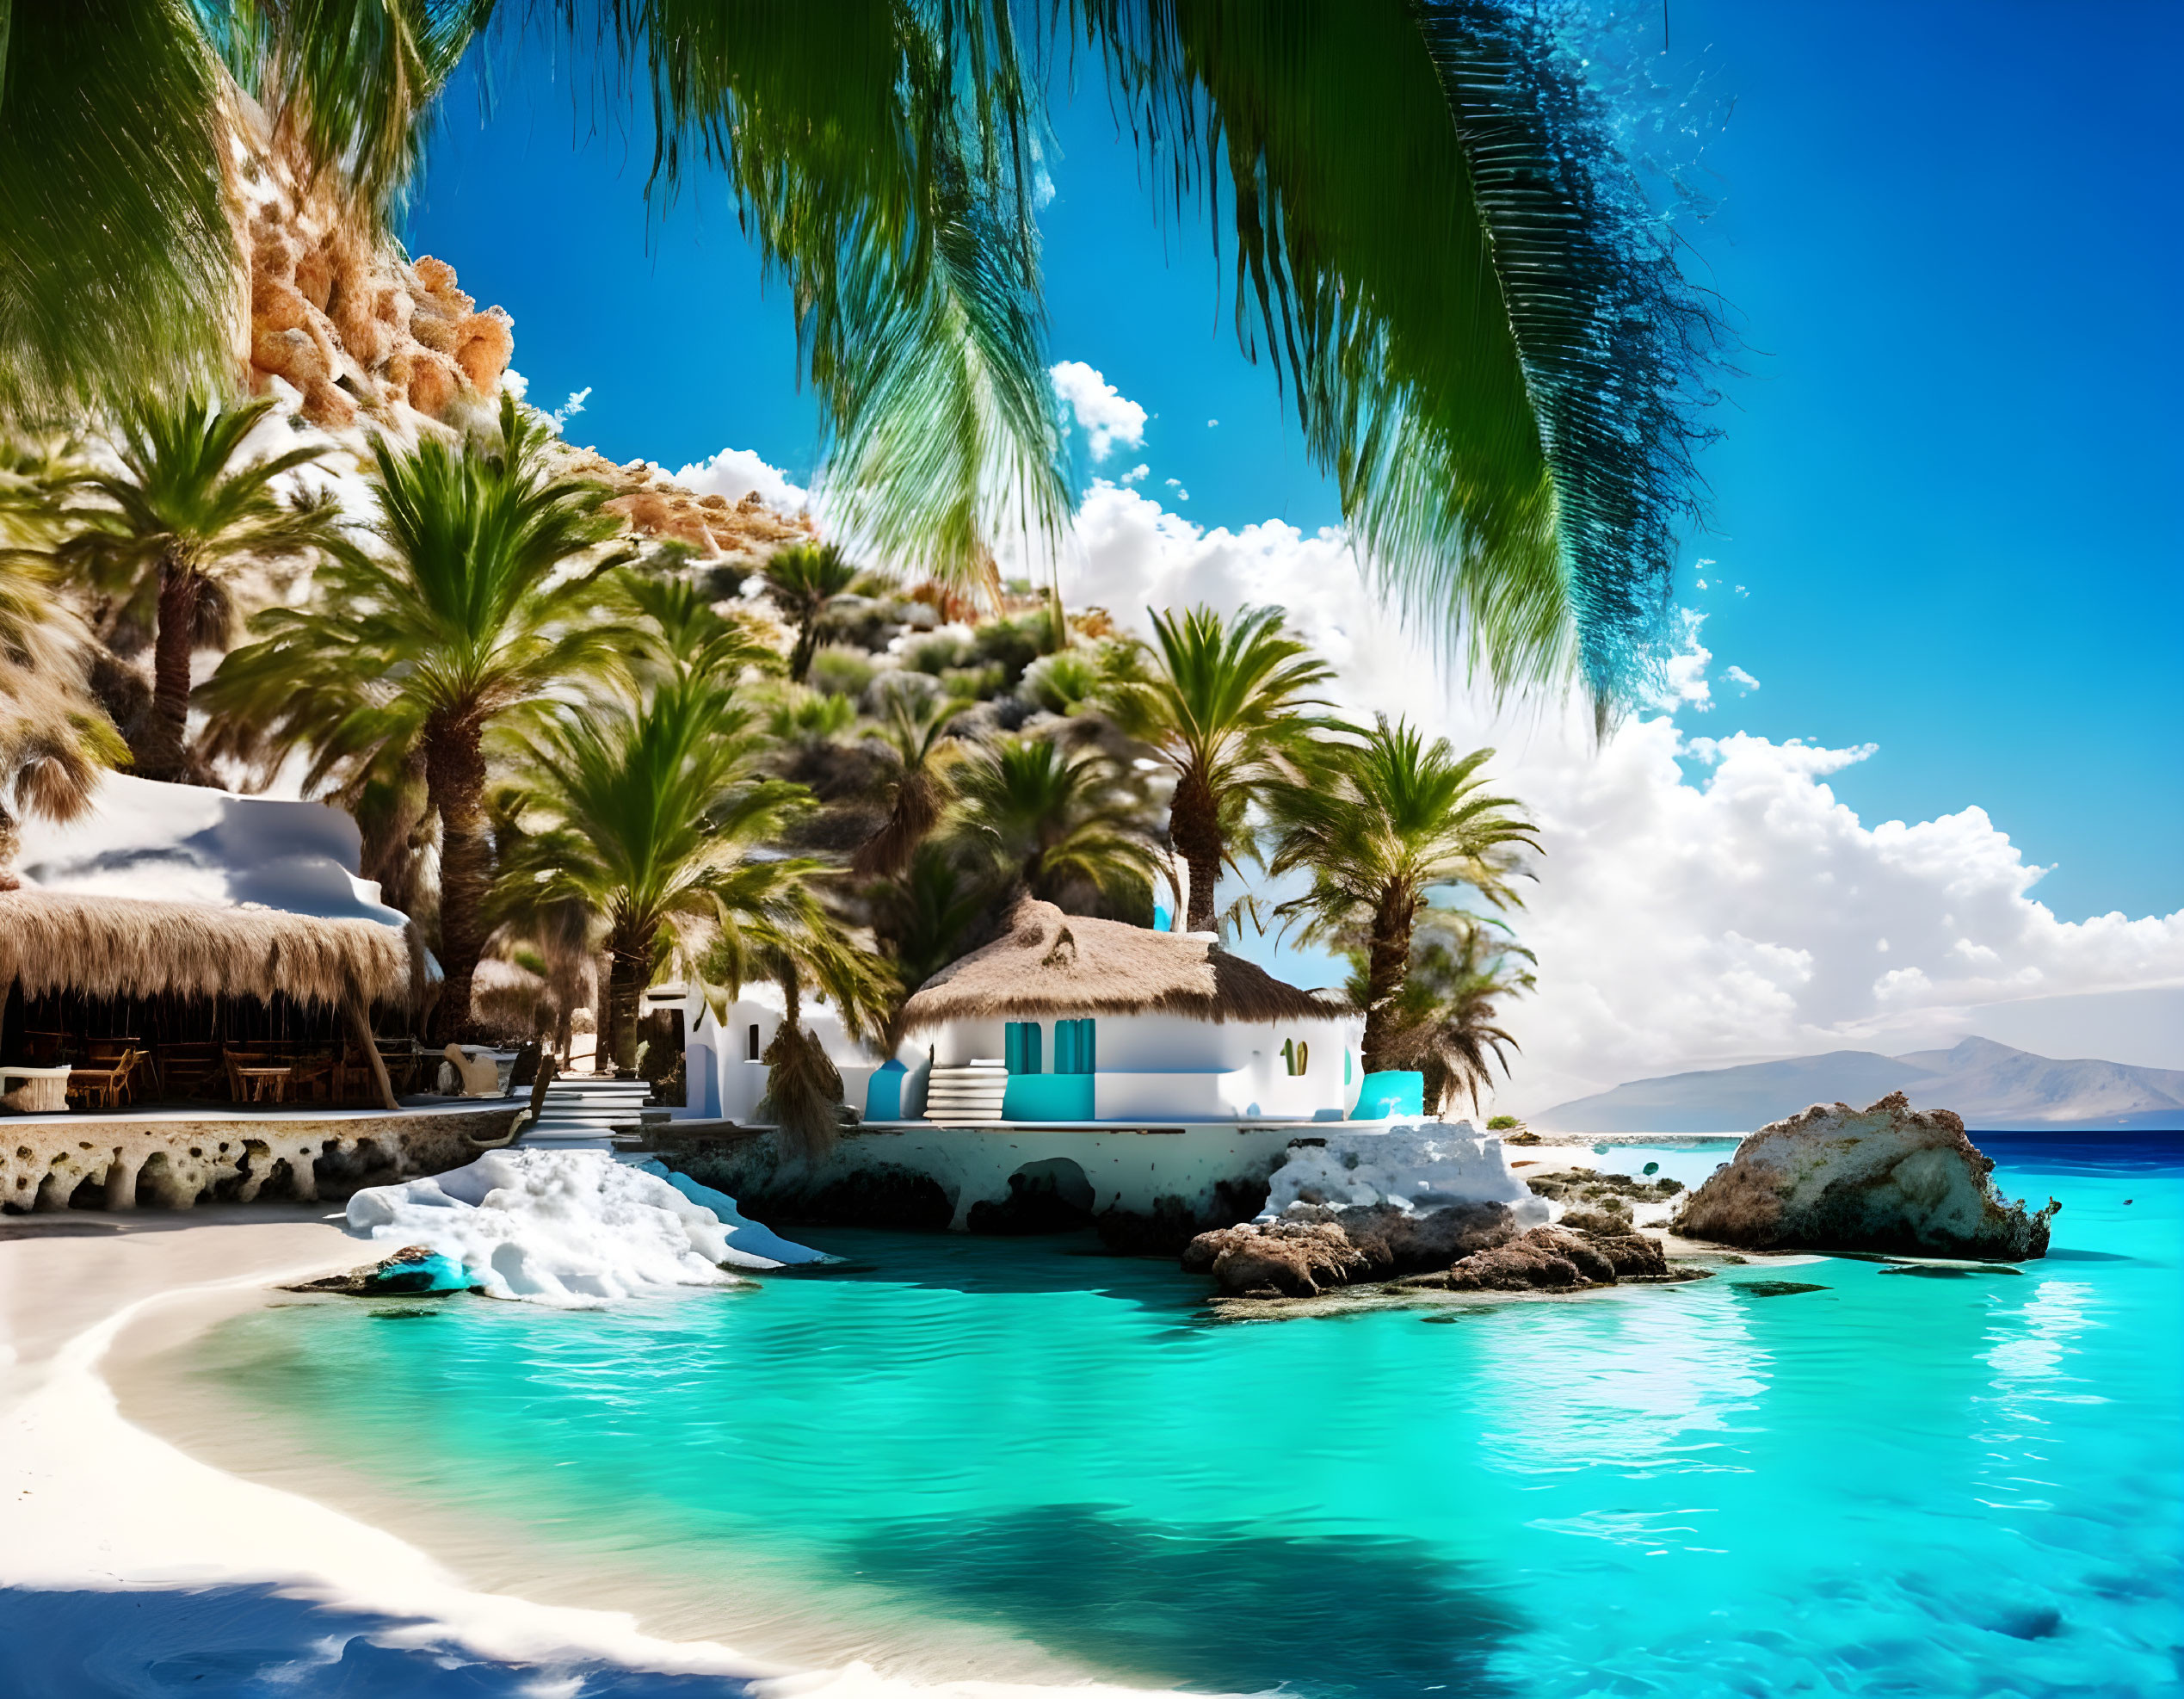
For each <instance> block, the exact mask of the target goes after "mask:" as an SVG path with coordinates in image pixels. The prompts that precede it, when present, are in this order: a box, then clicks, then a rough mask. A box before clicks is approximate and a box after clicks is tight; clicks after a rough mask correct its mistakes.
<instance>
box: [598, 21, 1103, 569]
mask: <svg viewBox="0 0 2184 1699" xmlns="http://www.w3.org/2000/svg"><path fill="white" fill-rule="evenodd" d="M561 9H562V11H563V12H564V15H565V16H567V17H569V18H570V20H571V22H572V23H574V22H578V21H579V20H580V19H581V18H583V16H585V15H587V14H592V15H596V17H597V18H598V19H600V20H601V21H602V22H601V24H600V26H599V27H600V28H602V32H603V33H604V34H606V36H607V37H608V39H609V40H611V41H612V43H613V44H614V46H615V47H616V49H617V50H618V55H619V59H620V63H621V64H622V65H625V66H628V67H634V66H636V65H639V64H641V65H643V67H644V78H643V82H644V86H645V88H646V90H647V91H648V92H649V94H650V96H651V103H652V111H653V124H654V133H655V135H656V136H657V154H656V156H655V160H654V180H655V182H657V183H659V184H660V185H662V186H663V188H670V189H671V188H673V187H674V186H675V184H676V182H678V181H679V180H680V179H681V178H682V176H684V175H685V174H686V173H687V172H688V170H691V169H692V168H693V167H694V165H696V164H710V165H717V166H719V167H721V168H723V169H724V170H725V172H726V174H727V176H728V178H729V180H730V182H731V184H732V185H733V186H734V188H735V189H736V191H737V194H738V195H739V196H740V198H741V202H742V206H743V214H744V218H745V221H746V226H747V227H748V228H749V229H750V231H751V232H752V234H753V235H754V236H755V237H756V239H757V242H758V244H759V248H760V251H761V252H762V255H763V256H764V257H765V260H766V263H767V264H768V268H769V269H770V270H771V271H772V272H773V273H774V275H778V276H780V277H781V278H782V279H784V280H785V281H787V283H788V285H789V287H790V289H791V291H792V292H793V296H794V299H795V303H796V308H797V314H798V328H799V335H800V338H801V343H802V347H803V350H804V354H805V359H806V361H807V363H808V365H809V368H810V371H811V380H812V382H813V384H814V386H816V387H817V392H818V394H819V397H820V400H821V403H822V405H823V407H824V410H825V413H826V416H827V422H828V423H830V425H831V426H832V428H833V432H834V436H835V440H836V450H835V453H834V455H833V457H832V461H831V465H830V487H831V488H832V489H833V490H834V491H836V495H837V497H838V498H839V500H840V502H841V504H842V508H841V515H840V516H841V518H842V522H844V523H845V524H846V525H847V526H848V528H849V529H850V530H851V531H852V532H854V534H857V535H858V536H859V537H860V538H861V540H863V541H865V542H867V544H869V545H870V546H871V547H873V548H874V549H875V550H877V551H879V553H882V554H883V555H885V557H887V558H888V559H890V560H891V563H892V564H893V565H897V566H898V567H900V568H904V569H907V570H912V571H922V572H926V573H929V574H930V575H932V576H933V577H935V578H940V579H941V580H942V581H943V582H944V583H946V584H950V585H953V586H955V587H959V588H968V587H974V586H976V587H984V588H987V589H995V588H997V585H998V578H997V574H996V569H995V565H994V555H993V551H994V546H995V544H996V541H997V540H999V539H1000V538H1001V537H1002V536H1003V535H1004V534H1007V533H1009V532H1011V531H1025V530H1029V531H1033V532H1042V533H1044V534H1046V537H1047V539H1048V540H1049V541H1058V539H1059V536H1060V534H1061V532H1062V530H1063V528H1064V526H1065V525H1066V523H1067V520H1068V514H1069V505H1070V504H1069V498H1068V493H1067V491H1066V490H1065V488H1064V485H1063V481H1062V477H1061V473H1060V469H1059V464H1058V462H1059V458H1060V437H1059V432H1058V428H1057V423H1056V419H1055V413H1054V405H1053V396H1052V385H1051V384H1050V382H1049V381H1048V379H1047V376H1046V359H1045V355H1044V347H1043V343H1044V337H1043V327H1042V320H1041V315H1040V303H1039V293H1038V241H1037V230H1036V226H1035V225H1034V223H1033V217H1032V198H1031V196H1032V164H1031V160H1032V136H1033V128H1034V127H1035V123H1036V118H1035V111H1036V108H1035V102H1036V99H1037V95H1036V91H1035V90H1034V88H1033V83H1032V81H1031V78H1030V77H1029V76H1028V75H1027V67H1026V66H1025V65H1023V64H1022V62H1021V56H1020V52H1019V46H1018V40H1017V31H1016V25H1015V19H1014V17H1013V15H1012V12H1011V8H1010V5H1009V0H902V3H897V0H856V3H845V4H838V5H829V6H794V5H780V4H778V3H775V0H605V3H604V4H602V5H601V6H599V7H597V8H595V9H594V8H585V7H580V6H578V5H577V4H575V3H574V0H561ZM625 74H626V75H630V76H632V77H633V76H634V73H633V71H632V72H626V73H625Z"/></svg>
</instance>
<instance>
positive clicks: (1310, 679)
mask: <svg viewBox="0 0 2184 1699" xmlns="http://www.w3.org/2000/svg"><path fill="white" fill-rule="evenodd" d="M1152 623H1153V633H1154V637H1155V639H1156V640H1157V652H1156V654H1155V656H1154V670H1153V671H1152V674H1151V677H1144V676H1142V675H1141V676H1138V677H1125V678H1123V679H1121V680H1120V681H1118V682H1117V683H1115V684H1114V686H1113V687H1111V689H1110V691H1109V695H1108V700H1109V701H1110V703H1111V707H1112V712H1113V713H1114V718H1115V720H1116V723H1117V724H1118V725H1120V726H1121V728H1122V729H1123V730H1124V731H1125V732H1129V733H1130V734H1131V735H1132V736H1133V737H1136V738H1142V739H1143V740H1144V742H1146V743H1149V744H1151V745H1152V746H1153V747H1154V748H1155V749H1156V750H1157V751H1159V753H1160V757H1161V759H1162V760H1163V761H1164V762H1166V763H1168V765H1169V767H1170V768H1171V769H1174V772H1175V799H1174V800H1173V801H1172V802H1171V803H1170V804H1169V816H1168V840H1169V843H1171V844H1172V845H1173V846H1174V847H1175V852H1176V854H1178V855H1179V856H1181V857H1182V858H1183V862H1184V865H1185V866H1186V867H1188V868H1189V869H1190V905H1189V909H1188V914H1187V917H1186V919H1185V923H1184V924H1185V925H1186V926H1187V927H1188V930H1191V931H1194V932H1211V931H1212V930H1214V927H1215V924H1216V918H1215V917H1216V913H1217V911H1216V908H1215V905H1214V901H1213V887H1214V882H1215V881H1216V880H1218V879H1219V878H1220V876H1221V868H1223V866H1224V865H1228V864H1232V862H1233V860H1234V856H1233V851H1232V850H1231V845H1232V844H1233V843H1235V842H1236V839H1237V836H1238V835H1239V833H1240V832H1241V831H1242V830H1243V826H1244V820H1245V815H1246V812H1247V811H1248V810H1249V807H1250V806H1251V805H1252V804H1253V803H1254V802H1256V801H1257V800H1259V799H1260V797H1261V795H1262V793H1263V792H1264V791H1265V789H1266V788H1267V787H1268V785H1270V784H1274V783H1276V782H1280V781H1281V780H1284V779H1288V778H1293V777H1294V776H1295V775H1296V767H1295V757H1297V756H1298V755H1299V753H1300V752H1301V751H1302V750H1303V748H1304V743H1305V738H1306V736H1307V735H1308V734H1309V733H1310V732H1311V731H1312V730H1313V729H1314V728H1315V727H1316V726H1319V725H1320V724H1322V723H1323V722H1321V721H1317V720H1309V719H1306V718H1305V716H1304V714H1303V713H1302V712H1301V711H1302V710H1304V709H1305V708H1311V707H1323V706H1325V704H1324V703H1323V701H1321V699H1320V698H1319V697H1317V696H1316V695H1312V694H1311V693H1312V692H1313V691H1315V690H1317V689H1319V688H1320V687H1321V686H1322V685H1323V684H1325V683H1327V682H1328V681H1329V680H1330V679H1331V678H1332V677H1334V676H1335V675H1334V670H1333V669H1332V668H1330V667H1329V666H1327V665H1325V664H1323V663H1322V662H1320V661H1318V660H1316V659H1314V658H1312V657H1311V649H1310V647H1309V646H1307V645H1305V643H1303V642H1301V641H1299V639H1296V638H1294V637H1292V636H1290V635H1289V634H1288V633H1286V631H1284V630H1283V629H1282V617H1281V609H1279V608H1249V609H1245V610H1244V611H1243V613H1241V614H1239V615H1237V617H1236V619H1235V621H1233V622H1225V621H1223V620H1222V618H1221V616H1220V615H1218V614H1216V613H1215V612H1214V611H1213V610H1212V609H1211V608H1193V609H1188V610H1187V611H1186V612H1184V613H1183V614H1182V615H1180V616H1178V615H1175V614H1172V613H1165V612H1163V611H1161V610H1159V609H1155V610H1154V612H1153V615H1152Z"/></svg>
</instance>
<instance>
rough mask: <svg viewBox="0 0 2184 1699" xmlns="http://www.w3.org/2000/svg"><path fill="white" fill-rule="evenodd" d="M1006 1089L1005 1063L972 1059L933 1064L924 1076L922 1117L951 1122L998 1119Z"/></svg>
mask: <svg viewBox="0 0 2184 1699" xmlns="http://www.w3.org/2000/svg"><path fill="white" fill-rule="evenodd" d="M1008 1091H1009V1066H1008V1064H1007V1063H1005V1062H991V1061H973V1062H966V1063H964V1064H963V1065H962V1066H957V1067H936V1068H935V1069H934V1070H933V1072H931V1073H929V1075H927V1076H926V1081H925V1118H926V1119H927V1120H928V1121H947V1122H950V1123H951V1124H953V1123H956V1122H960V1121H999V1120H1000V1119H1001V1102H1002V1099H1003V1097H1006V1096H1007V1095H1008Z"/></svg>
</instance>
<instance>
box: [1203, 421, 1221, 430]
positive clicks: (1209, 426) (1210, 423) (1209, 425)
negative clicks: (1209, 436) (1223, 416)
mask: <svg viewBox="0 0 2184 1699" xmlns="http://www.w3.org/2000/svg"><path fill="white" fill-rule="evenodd" d="M1219 423H1221V422H1220V420H1218V419H1208V420H1206V429H1208V430H1211V429H1213V427H1214V426H1216V425H1218V424H1219Z"/></svg>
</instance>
